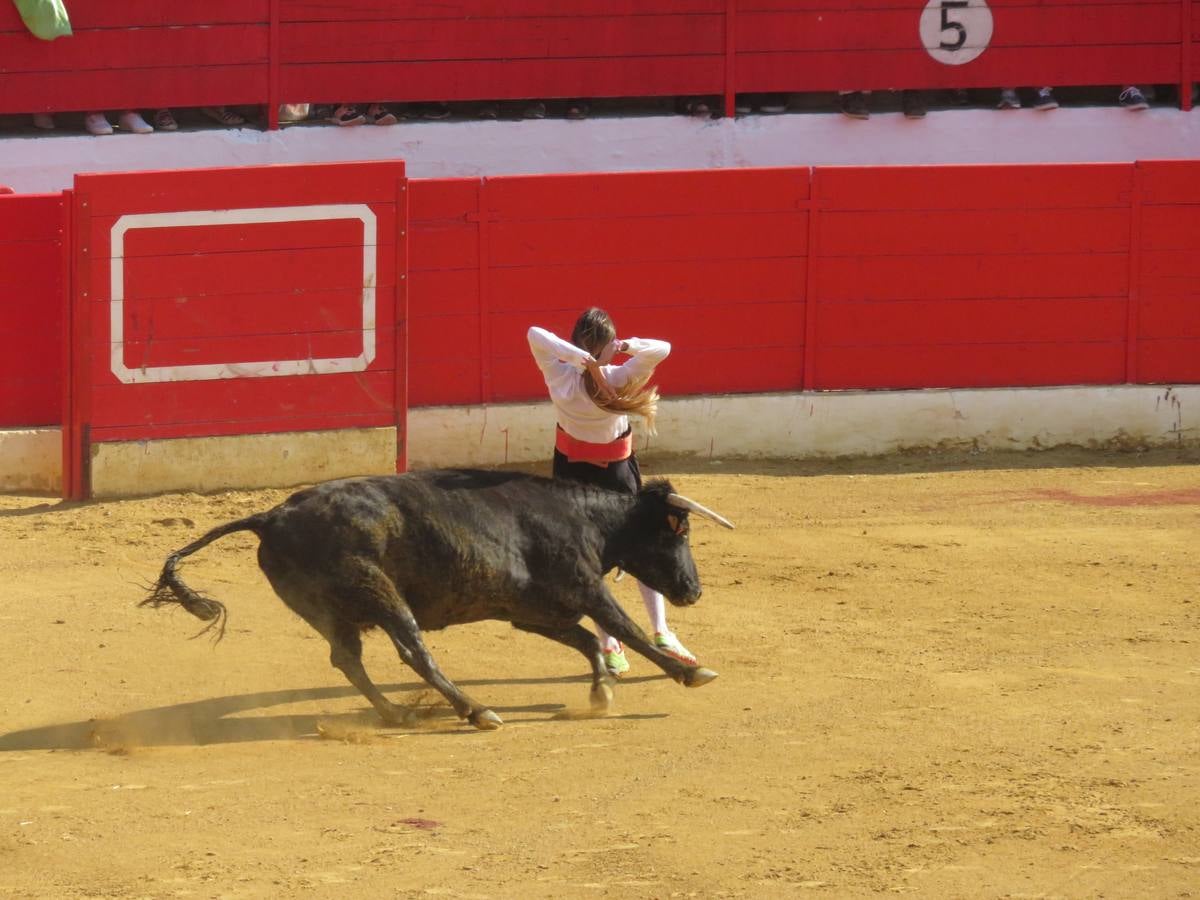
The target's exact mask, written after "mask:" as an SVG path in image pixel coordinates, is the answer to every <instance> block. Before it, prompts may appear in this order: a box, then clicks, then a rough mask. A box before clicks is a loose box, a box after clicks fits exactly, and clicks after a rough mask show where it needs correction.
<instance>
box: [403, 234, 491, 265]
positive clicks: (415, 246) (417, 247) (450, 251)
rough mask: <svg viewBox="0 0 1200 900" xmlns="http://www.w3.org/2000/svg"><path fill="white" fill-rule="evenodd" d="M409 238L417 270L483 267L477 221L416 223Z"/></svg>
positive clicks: (412, 261) (412, 260)
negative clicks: (480, 261) (480, 260)
mask: <svg viewBox="0 0 1200 900" xmlns="http://www.w3.org/2000/svg"><path fill="white" fill-rule="evenodd" d="M409 238H410V241H409V251H408V252H409V254H410V258H411V263H410V265H411V267H412V269H413V270H414V272H420V271H439V270H447V269H449V270H454V269H478V267H479V228H478V226H477V225H476V224H475V223H474V222H433V223H430V222H413V223H412V230H411V233H410V234H409Z"/></svg>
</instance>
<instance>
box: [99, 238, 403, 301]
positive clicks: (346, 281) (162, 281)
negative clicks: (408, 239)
mask: <svg viewBox="0 0 1200 900" xmlns="http://www.w3.org/2000/svg"><path fill="white" fill-rule="evenodd" d="M124 283H125V298H126V299H128V300H146V299H152V298H155V297H167V298H181V297H209V296H216V297H220V296H240V297H246V296H248V295H249V296H262V295H271V294H273V293H274V291H275V289H276V288H278V287H279V286H281V285H287V286H289V287H291V289H292V290H293V291H336V290H356V289H357V290H361V289H362V284H363V264H362V250H361V249H359V248H357V247H330V248H324V249H313V250H307V251H306V252H304V253H302V254H288V253H286V252H283V251H263V252H259V251H249V252H246V253H206V254H196V255H191V256H150V257H136V258H134V259H129V260H126V261H125V282H124ZM391 283H393V279H388V280H386V281H384V280H382V279H381V281H380V286H384V285H388V284H391ZM276 296H279V295H278V294H276ZM93 300H94V301H95V302H97V303H105V302H106V298H105V297H104V296H103V295H101V296H97V297H93ZM277 306H278V307H279V308H280V309H281V311H285V310H286V309H287V303H286V294H285V295H283V296H282V297H281V302H279V303H277Z"/></svg>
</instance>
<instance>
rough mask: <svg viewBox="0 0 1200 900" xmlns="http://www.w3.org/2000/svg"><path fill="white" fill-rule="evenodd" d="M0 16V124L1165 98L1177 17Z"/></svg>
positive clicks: (1184, 75) (803, 3)
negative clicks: (656, 104)
mask: <svg viewBox="0 0 1200 900" xmlns="http://www.w3.org/2000/svg"><path fill="white" fill-rule="evenodd" d="M70 12H71V17H72V22H73V24H74V28H75V35H74V36H73V37H70V38H63V39H59V40H56V41H54V42H50V43H47V42H43V41H39V40H37V39H35V38H33V37H31V36H30V35H29V34H28V33H27V32H26V31H25V29H24V28H23V26H22V24H21V21H20V19H19V17H18V16H17V14H16V12H15V9H14V8H13V6H12V4H8V3H5V4H0V70H2V72H3V77H2V78H0V112H35V111H42V110H48V111H54V110H82V109H96V108H108V109H120V108H125V107H139V108H141V107H150V108H153V107H157V106H207V105H219V104H265V105H266V106H267V107H268V109H269V110H270V111H271V116H272V124H274V114H275V110H277V108H278V105H279V104H280V103H281V102H308V101H311V102H342V101H345V100H376V99H377V100H396V101H413V100H482V99H505V98H550V97H622V96H635V97H652V96H667V97H669V96H675V95H690V94H708V95H713V94H720V95H724V96H725V98H726V111H727V113H729V114H732V109H733V98H734V96H735V94H737V93H738V92H743V91H825V90H838V89H860V88H863V89H865V88H879V89H883V88H899V87H904V88H943V87H998V86H1008V85H1038V84H1052V85H1110V84H1126V83H1142V84H1145V83H1173V84H1178V85H1181V87H1182V90H1181V92H1180V96H1181V101H1182V103H1183V105H1184V107H1185V108H1190V104H1191V95H1190V85H1191V82H1192V80H1193V78H1194V68H1195V66H1194V63H1193V60H1192V56H1193V49H1192V48H1193V46H1194V45H1195V43H1196V41H1197V39H1200V3H1193V2H1192V0H1126V2H1113V0H1044V2H1038V3H1029V2H1028V0H992V2H991V3H990V4H985V3H984V0H931V2H923V0H850V2H832V0H637V2H634V0H553V2H552V0H454V2H451V3H445V4H411V3H385V2H381V0H340V2H336V3H332V2H316V0H205V2H203V3H200V2H195V0H172V2H170V3H164V2H161V0H72V2H71V3H70Z"/></svg>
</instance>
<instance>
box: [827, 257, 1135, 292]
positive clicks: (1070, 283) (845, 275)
mask: <svg viewBox="0 0 1200 900" xmlns="http://www.w3.org/2000/svg"><path fill="white" fill-rule="evenodd" d="M864 249H865V248H864ZM1128 290H1129V255H1128V254H1127V253H1123V252H1113V253H1030V254H1027V255H1023V256H1018V257H1013V256H1010V255H998V254H993V255H982V254H957V255H947V254H937V253H934V254H928V255H924V254H923V255H920V256H873V255H870V254H869V253H863V254H862V255H860V256H840V257H829V258H825V259H822V260H821V265H820V268H819V270H818V276H817V284H816V291H817V296H819V297H820V298H821V300H822V301H823V302H830V301H838V300H918V299H925V300H954V299H962V300H987V299H998V298H1007V299H1024V298H1027V299H1033V298H1036V297H1106V296H1116V295H1122V294H1125V293H1126V292H1128Z"/></svg>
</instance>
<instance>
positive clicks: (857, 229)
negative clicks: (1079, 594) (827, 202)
mask: <svg viewBox="0 0 1200 900" xmlns="http://www.w3.org/2000/svg"><path fill="white" fill-rule="evenodd" d="M821 215H822V225H821V249H822V255H823V256H861V255H862V253H863V251H864V250H866V249H868V248H869V249H870V250H871V251H873V252H874V253H875V254H877V255H879V256H913V255H923V254H944V255H959V254H981V253H983V254H987V253H994V254H1004V255H1012V256H1016V255H1022V254H1031V253H1059V254H1061V253H1085V252H1089V251H1090V252H1096V253H1112V252H1116V251H1123V250H1127V249H1128V245H1129V211H1128V209H1095V210H1089V209H1046V210H963V211H941V212H926V211H923V210H922V211H915V212H911V213H910V212H902V211H886V210H885V211H882V212H877V213H871V212H861V213H860V212H838V211H836V210H835V211H831V212H822V214H821ZM1015 264H1017V263H1016V262H1015V261H1014V265H1015Z"/></svg>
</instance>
